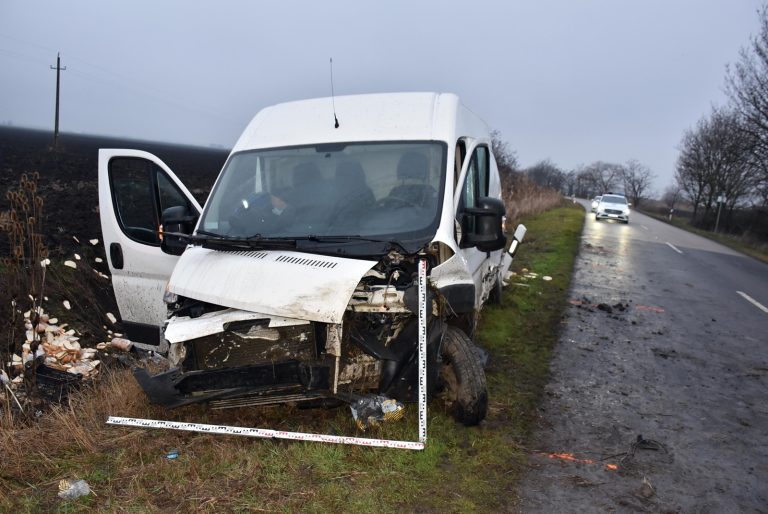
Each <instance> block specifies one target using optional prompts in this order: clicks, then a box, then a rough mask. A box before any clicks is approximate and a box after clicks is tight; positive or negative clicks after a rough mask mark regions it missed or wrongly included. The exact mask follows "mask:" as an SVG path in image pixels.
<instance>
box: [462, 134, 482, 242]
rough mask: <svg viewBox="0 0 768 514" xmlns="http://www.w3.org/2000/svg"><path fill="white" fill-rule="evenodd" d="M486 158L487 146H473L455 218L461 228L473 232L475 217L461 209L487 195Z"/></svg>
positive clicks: (473, 204) (467, 207) (471, 205)
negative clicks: (467, 214) (466, 214)
mask: <svg viewBox="0 0 768 514" xmlns="http://www.w3.org/2000/svg"><path fill="white" fill-rule="evenodd" d="M488 160H489V155H488V147H486V146H478V147H477V148H475V151H474V152H472V158H471V160H470V161H469V166H468V167H467V174H466V176H465V177H464V186H463V189H462V191H461V199H460V200H459V209H458V211H457V216H458V218H457V219H458V220H459V221H460V222H461V223H462V229H463V230H465V231H467V232H474V230H475V217H474V216H465V215H463V212H462V211H464V209H472V208H474V207H475V206H477V200H478V199H479V198H481V197H483V196H488V174H489V172H490V169H489V165H488Z"/></svg>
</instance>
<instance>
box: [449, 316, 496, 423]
mask: <svg viewBox="0 0 768 514" xmlns="http://www.w3.org/2000/svg"><path fill="white" fill-rule="evenodd" d="M440 356H441V357H442V366H441V368H440V387H441V389H442V393H441V395H440V396H441V398H442V400H443V401H444V402H445V405H446V407H447V408H448V411H449V412H450V413H451V415H452V416H453V418H454V419H455V420H456V421H458V422H460V423H463V424H464V425H466V426H472V425H477V424H478V423H480V422H481V421H482V420H483V419H485V415H486V413H487V411H488V386H487V385H486V383H485V372H484V371H483V367H482V366H481V364H480V360H479V358H478V354H477V352H476V351H475V345H474V343H473V342H472V340H471V339H470V338H469V337H467V335H466V334H465V333H464V332H462V331H461V330H459V329H458V328H456V327H452V326H449V327H447V328H446V330H445V335H444V336H443V344H442V347H441V350H440Z"/></svg>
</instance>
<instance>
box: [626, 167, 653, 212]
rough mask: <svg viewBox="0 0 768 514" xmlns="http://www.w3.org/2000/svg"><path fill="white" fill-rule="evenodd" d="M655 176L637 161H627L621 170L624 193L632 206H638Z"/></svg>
mask: <svg viewBox="0 0 768 514" xmlns="http://www.w3.org/2000/svg"><path fill="white" fill-rule="evenodd" d="M655 176H656V175H654V174H653V173H651V170H650V168H648V166H646V165H645V164H643V163H641V162H640V161H638V160H637V159H630V160H628V161H627V164H625V165H624V167H623V169H622V178H623V179H624V193H625V194H626V195H628V196H629V197H630V199H631V200H632V204H633V205H635V206H638V205H640V201H641V200H642V198H643V195H644V194H645V193H647V192H648V188H649V187H651V181H653V179H654V177H655Z"/></svg>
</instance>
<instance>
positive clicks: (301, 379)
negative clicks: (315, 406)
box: [133, 361, 333, 409]
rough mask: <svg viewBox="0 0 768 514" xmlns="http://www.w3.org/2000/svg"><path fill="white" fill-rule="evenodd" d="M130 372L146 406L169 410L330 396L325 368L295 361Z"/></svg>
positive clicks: (329, 370) (328, 367)
mask: <svg viewBox="0 0 768 514" xmlns="http://www.w3.org/2000/svg"><path fill="white" fill-rule="evenodd" d="M133 374H134V376H135V377H136V381H137V382H138V383H139V385H140V386H141V388H142V389H144V392H145V393H146V394H147V396H148V397H149V400H150V402H151V403H154V404H158V405H162V406H164V407H167V408H170V409H174V408H177V407H182V406H184V405H189V404H192V403H199V402H210V404H211V407H213V408H227V407H240V406H245V405H267V404H270V403H282V402H288V401H306V400H313V399H320V398H328V397H331V396H333V395H332V394H330V393H329V387H330V382H329V377H330V375H331V368H330V366H326V365H322V364H308V363H304V362H299V361H286V362H280V363H274V364H262V365H248V366H238V367H232V368H222V369H213V370H195V371H187V372H183V371H182V370H180V369H179V368H173V369H171V370H169V371H166V372H164V373H158V374H156V375H151V376H150V374H149V373H148V372H147V370H145V369H143V368H136V369H134V370H133Z"/></svg>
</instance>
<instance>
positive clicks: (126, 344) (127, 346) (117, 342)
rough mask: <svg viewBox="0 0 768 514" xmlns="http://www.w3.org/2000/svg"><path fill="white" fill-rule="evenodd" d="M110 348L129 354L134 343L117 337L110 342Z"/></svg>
mask: <svg viewBox="0 0 768 514" xmlns="http://www.w3.org/2000/svg"><path fill="white" fill-rule="evenodd" d="M109 346H111V347H112V348H115V349H117V350H122V351H124V352H128V351H130V350H131V347H132V346H133V342H132V341H129V340H128V339H123V338H122V337H115V338H114V339H112V341H110V342H109ZM97 348H98V347H97Z"/></svg>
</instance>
